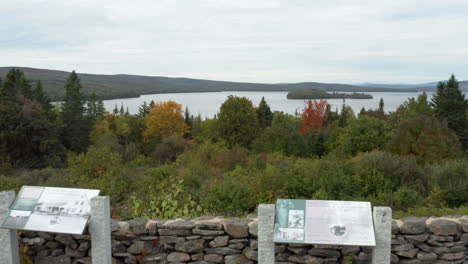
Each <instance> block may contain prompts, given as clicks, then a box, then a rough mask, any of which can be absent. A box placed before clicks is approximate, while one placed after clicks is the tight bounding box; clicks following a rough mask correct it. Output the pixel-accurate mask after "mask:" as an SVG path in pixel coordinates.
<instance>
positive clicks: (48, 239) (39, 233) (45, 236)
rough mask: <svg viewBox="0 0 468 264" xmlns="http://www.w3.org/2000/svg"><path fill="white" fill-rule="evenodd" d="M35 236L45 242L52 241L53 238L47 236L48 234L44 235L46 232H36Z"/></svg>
mask: <svg viewBox="0 0 468 264" xmlns="http://www.w3.org/2000/svg"><path fill="white" fill-rule="evenodd" d="M37 235H38V236H40V237H42V238H43V239H45V240H47V241H54V239H55V238H54V236H53V235H51V234H49V233H46V232H37Z"/></svg>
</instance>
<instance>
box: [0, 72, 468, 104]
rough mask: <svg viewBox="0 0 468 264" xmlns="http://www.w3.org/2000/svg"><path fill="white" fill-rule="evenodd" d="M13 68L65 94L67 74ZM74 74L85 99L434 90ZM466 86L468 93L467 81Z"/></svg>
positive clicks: (57, 95)
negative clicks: (215, 94) (189, 93)
mask: <svg viewBox="0 0 468 264" xmlns="http://www.w3.org/2000/svg"><path fill="white" fill-rule="evenodd" d="M11 68H12V67H0V78H1V79H4V77H5V75H6V73H7V72H8V71H9V70H10V69H11ZM16 68H19V69H21V70H22V71H23V72H25V74H26V76H27V78H28V79H29V80H31V81H33V82H35V81H37V80H41V81H42V83H43V86H44V90H45V91H46V93H47V95H48V96H49V98H51V99H52V100H54V101H57V100H62V98H63V96H64V93H65V91H64V85H65V80H66V79H67V77H68V75H69V74H70V72H65V71H57V70H46V69H37V68H27V67H16ZM77 73H78V76H79V78H80V79H81V84H82V86H83V93H84V94H85V96H89V95H90V94H91V93H92V92H93V91H94V92H95V93H96V95H97V96H98V97H99V98H102V99H112V98H125V97H138V96H140V95H142V94H152V93H187V92H220V91H295V90H303V89H317V90H322V91H331V92H338V91H340V92H413V91H422V90H426V91H430V90H435V87H411V88H392V87H371V86H357V85H348V84H338V83H318V82H303V83H281V84H265V83H246V82H225V81H212V80H202V79H189V78H169V77H161V76H139V75H128V74H116V75H104V74H85V73H79V72H77ZM466 86H467V90H468V82H467V85H466Z"/></svg>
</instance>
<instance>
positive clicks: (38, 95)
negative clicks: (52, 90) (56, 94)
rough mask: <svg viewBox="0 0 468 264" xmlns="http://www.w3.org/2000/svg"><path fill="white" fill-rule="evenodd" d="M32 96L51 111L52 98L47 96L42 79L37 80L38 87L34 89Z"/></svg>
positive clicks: (45, 108)
mask: <svg viewBox="0 0 468 264" xmlns="http://www.w3.org/2000/svg"><path fill="white" fill-rule="evenodd" d="M32 98H33V99H34V100H36V101H37V102H38V103H39V104H40V105H41V106H42V108H43V109H44V110H46V111H50V110H51V109H52V105H51V104H50V100H49V99H48V98H47V97H46V95H45V93H44V90H43V88H42V82H41V81H37V82H36V87H35V88H34V90H33V91H32Z"/></svg>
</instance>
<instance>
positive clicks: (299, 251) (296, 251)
mask: <svg viewBox="0 0 468 264" xmlns="http://www.w3.org/2000/svg"><path fill="white" fill-rule="evenodd" d="M288 250H289V251H291V252H292V253H294V254H296V255H304V254H305V253H307V248H304V247H300V248H295V247H288Z"/></svg>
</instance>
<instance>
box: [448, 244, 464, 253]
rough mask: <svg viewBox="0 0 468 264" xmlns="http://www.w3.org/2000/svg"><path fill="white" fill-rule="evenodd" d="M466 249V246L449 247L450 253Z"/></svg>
mask: <svg viewBox="0 0 468 264" xmlns="http://www.w3.org/2000/svg"><path fill="white" fill-rule="evenodd" d="M465 250H466V248H465V246H454V247H451V248H449V252H450V253H456V252H461V251H465Z"/></svg>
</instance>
